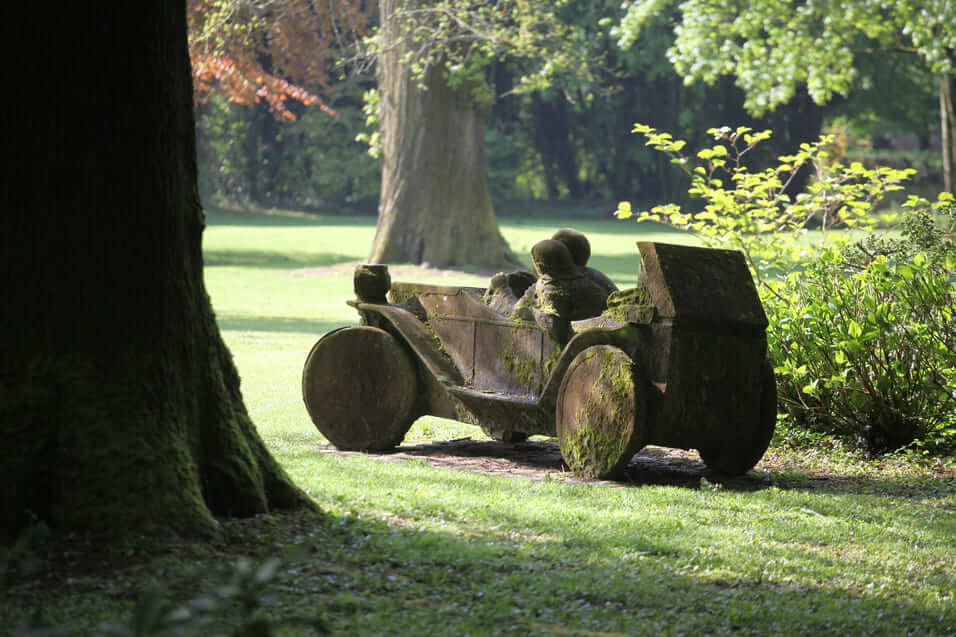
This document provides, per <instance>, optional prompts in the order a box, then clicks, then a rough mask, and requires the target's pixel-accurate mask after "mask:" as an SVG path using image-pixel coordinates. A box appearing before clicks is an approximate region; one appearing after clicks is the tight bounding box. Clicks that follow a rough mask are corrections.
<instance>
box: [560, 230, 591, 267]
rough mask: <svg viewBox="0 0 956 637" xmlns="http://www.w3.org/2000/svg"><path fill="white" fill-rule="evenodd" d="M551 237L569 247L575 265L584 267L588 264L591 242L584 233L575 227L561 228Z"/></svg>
mask: <svg viewBox="0 0 956 637" xmlns="http://www.w3.org/2000/svg"><path fill="white" fill-rule="evenodd" d="M551 238H552V239H555V240H557V241H560V242H561V243H563V244H564V245H566V246H567V247H568V250H570V251H571V257H572V258H573V259H574V263H575V265H577V266H578V267H582V268H583V267H584V266H586V265H587V263H588V259H590V258H591V242H590V241H588V238H587V237H585V236H584V235H583V234H582V233H580V232H578V231H577V230H575V229H574V228H561V229H560V230H558V231H557V232H555V233H554V236H553V237H551Z"/></svg>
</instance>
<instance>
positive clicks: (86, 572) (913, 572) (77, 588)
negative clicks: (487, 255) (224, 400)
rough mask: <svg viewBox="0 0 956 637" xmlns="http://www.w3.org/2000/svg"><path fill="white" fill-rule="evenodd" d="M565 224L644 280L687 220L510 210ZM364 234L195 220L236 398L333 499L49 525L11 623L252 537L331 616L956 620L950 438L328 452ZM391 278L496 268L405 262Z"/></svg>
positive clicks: (341, 626)
mask: <svg viewBox="0 0 956 637" xmlns="http://www.w3.org/2000/svg"><path fill="white" fill-rule="evenodd" d="M563 225H574V226H575V227H577V228H578V229H580V230H582V231H584V232H585V233H586V234H588V236H589V238H590V239H591V243H592V249H593V252H594V256H593V257H592V265H594V266H595V267H598V268H600V269H602V270H604V271H605V272H606V273H608V274H609V275H610V276H611V277H612V278H613V279H614V280H615V281H616V282H617V283H618V284H619V285H620V286H622V287H626V286H630V285H633V283H634V281H635V279H636V267H637V252H636V249H635V247H634V242H635V241H636V240H638V239H655V240H664V241H671V242H674V241H687V240H688V237H686V236H684V235H680V234H676V233H672V232H669V231H660V230H658V229H655V228H651V227H646V226H643V227H641V226H635V225H634V224H633V223H628V222H620V221H614V220H608V221H590V222H574V223H572V222H569V221H568V220H556V221H554V222H551V223H549V222H548V221H547V220H534V221H533V222H513V221H507V220H506V221H505V222H504V223H503V224H502V230H503V232H504V234H505V237H506V238H507V239H508V240H509V242H510V243H511V245H512V247H513V249H514V250H515V251H516V252H517V253H518V254H523V255H527V254H528V252H529V251H530V247H531V245H533V244H534V243H535V242H536V241H537V240H539V239H541V238H546V237H548V236H550V234H551V233H552V232H553V231H554V230H555V229H556V228H557V227H559V226H563ZM655 230H656V231H655ZM373 233H374V220H373V219H370V218H339V217H332V218H325V219H322V218H320V219H314V218H307V217H296V216H263V215H259V216H252V215H239V214H225V213H219V214H214V215H211V216H210V218H209V227H208V229H207V231H206V236H205V253H206V263H207V267H206V281H207V286H208V289H209V293H210V295H211V297H212V301H213V305H214V307H215V309H216V313H217V316H218V319H219V325H220V327H221V329H222V331H223V334H224V336H225V339H226V341H227V343H228V345H229V347H230V348H231V350H232V352H233V355H234V356H235V359H236V363H237V365H238V367H239V370H240V373H241V375H242V379H243V393H244V396H245V399H246V403H247V406H248V407H249V410H250V412H251V414H252V417H253V419H254V421H255V422H256V423H257V426H258V428H259V431H260V433H261V434H262V436H263V438H264V439H265V440H266V442H267V444H268V445H269V447H270V448H271V450H272V451H273V453H274V454H275V455H276V456H277V457H278V458H279V460H280V461H281V462H282V464H283V465H284V466H285V467H286V469H287V470H288V472H289V473H290V474H291V475H292V476H293V478H294V479H295V481H296V482H297V483H298V484H299V485H300V486H301V487H302V488H304V489H305V490H306V491H307V492H308V493H309V494H310V495H312V497H314V498H315V499H316V500H317V501H318V503H319V504H320V506H321V508H322V509H323V510H324V511H326V512H327V515H326V516H324V517H321V518H317V517H314V516H311V515H304V514H292V515H288V514H275V515H267V516H260V517H259V518H256V519H254V520H233V521H226V522H224V524H223V527H224V531H225V533H224V535H225V537H226V538H227V540H228V541H223V542H221V543H219V544H216V545H213V546H209V545H198V544H192V543H183V542H169V543H161V542H157V541H155V540H148V541H147V540H142V541H138V540H136V539H135V538H132V539H130V540H127V541H125V542H124V543H123V544H122V545H116V546H109V547H91V546H88V545H85V544H83V542H82V540H79V539H77V540H75V542H73V543H70V542H67V543H65V544H64V543H55V544H54V543H51V544H50V545H45V544H43V543H42V542H38V543H37V544H36V547H34V548H30V547H25V548H23V549H22V550H21V551H19V552H18V553H15V554H13V556H14V559H9V560H8V561H7V569H8V570H7V576H6V579H7V580H8V585H7V587H6V588H5V589H0V594H2V595H3V597H2V598H0V635H2V634H4V633H3V629H4V628H8V629H10V627H12V626H15V625H17V624H19V623H20V622H22V621H24V618H25V617H26V616H27V615H29V614H30V613H31V612H33V611H35V610H37V609H41V608H42V616H43V617H44V618H45V620H47V621H49V622H52V623H56V624H68V625H71V626H76V627H79V628H80V629H81V630H82V631H86V632H82V633H81V634H88V631H89V629H90V627H93V626H97V625H98V624H99V623H100V622H101V621H104V620H120V621H123V622H126V625H129V622H130V619H129V617H130V616H131V613H132V612H133V608H134V606H135V604H136V600H137V599H139V598H141V595H142V591H144V590H146V589H147V588H148V587H149V583H150V582H151V581H154V580H155V581H158V582H160V583H161V586H160V589H159V590H160V591H161V593H157V595H158V596H160V597H162V598H163V599H168V600H172V602H181V601H183V600H187V599H193V598H195V597H196V596H197V594H198V592H199V591H201V590H202V591H209V590H215V589H214V588H211V587H213V582H215V581H218V580H217V577H218V575H217V573H218V572H219V571H220V570H222V569H223V568H225V567H226V566H228V565H229V564H232V563H233V562H234V560H235V559H236V558H237V557H238V556H240V555H252V556H255V557H256V558H257V559H264V558H266V557H268V556H272V555H280V556H283V560H284V561H283V563H282V566H281V567H280V568H279V569H278V571H277V572H276V573H275V574H274V576H273V577H271V578H266V577H263V582H264V583H262V584H261V586H260V587H261V588H262V590H263V591H264V592H267V593H269V594H270V597H269V598H268V599H265V600H262V601H263V603H264V609H265V611H264V612H266V614H267V616H268V617H270V618H292V617H312V616H320V617H322V618H323V621H324V622H325V625H326V626H327V627H328V628H329V629H331V630H332V632H333V633H334V634H344V635H385V634H393V635H468V634H470V635H492V634H519V635H581V636H583V635H817V634H821V635H822V634H826V635H956V600H954V594H956V567H954V563H956V472H954V462H953V460H952V459H943V460H935V461H925V462H917V461H914V460H908V459H904V458H887V459H882V460H880V461H878V462H877V461H865V460H862V459H860V458H858V457H855V456H852V455H850V454H846V453H843V452H840V451H839V450H835V451H832V452H829V453H822V452H820V451H803V452H794V451H787V450H785V449H782V448H776V447H774V448H771V451H770V452H769V453H768V454H767V456H765V458H764V460H763V461H761V463H760V464H759V465H758V467H757V469H755V470H754V471H752V472H750V474H748V475H747V476H745V477H742V478H738V479H735V480H732V481H728V482H725V483H722V484H717V483H713V482H711V481H709V480H708V479H707V477H706V476H704V475H703V472H702V470H698V473H696V474H695V473H693V470H694V466H696V465H695V463H696V461H695V460H694V459H693V458H692V457H691V458H690V459H682V460H680V461H679V462H680V463H684V464H687V463H689V464H690V470H691V475H692V476H698V475H699V476H700V477H694V478H693V479H692V480H691V481H687V480H676V479H675V480H671V479H668V477H667V476H671V475H678V474H677V469H678V467H675V468H674V469H673V470H671V469H668V468H666V467H665V468H664V469H663V470H662V471H663V472H662V473H661V474H660V475H662V476H664V477H663V478H661V479H657V478H653V477H652V478H650V479H648V480H645V481H642V482H640V483H637V484H607V483H593V484H581V483H576V482H574V481H572V480H568V479H567V476H565V475H563V474H561V473H560V472H559V471H556V472H555V473H554V474H551V473H547V474H546V475H544V477H543V479H536V480H532V479H527V478H523V477H510V476H502V475H488V474H486V473H482V472H475V471H462V470H455V469H448V468H441V467H435V466H433V465H432V464H430V463H429V462H427V461H426V459H423V458H422V459H411V460H394V459H393V461H386V460H383V459H381V458H377V457H374V456H366V455H363V454H333V453H323V452H322V449H323V447H324V445H325V444H326V443H325V441H324V440H323V439H322V437H321V436H320V435H319V434H318V432H317V431H316V430H315V428H314V427H313V426H312V424H311V422H310V421H309V418H308V415H307V414H306V411H305V408H304V406H303V405H302V401H301V397H300V385H299V382H300V373H301V367H302V363H303V362H304V359H305V355H306V353H307V352H308V350H309V348H310V347H311V345H312V344H313V343H314V342H315V340H317V339H318V337H319V336H321V335H322V334H323V333H325V332H326V331H328V330H330V329H333V328H335V327H339V326H342V325H348V324H354V323H355V322H356V319H357V317H356V315H355V313H354V311H353V310H352V309H351V308H349V307H347V306H346V305H345V300H346V299H348V298H351V297H352V290H351V275H352V268H351V265H349V264H352V263H354V262H358V261H361V260H362V259H363V258H364V257H365V254H366V250H367V247H368V246H369V245H370V242H371V239H372V235H373ZM393 279H394V280H419V281H424V280H435V281H442V282H446V283H456V284H457V283H462V284H476V285H482V284H483V283H484V282H485V281H487V276H484V275H478V274H469V273H456V274H447V273H441V272H437V271H434V270H432V271H428V270H422V269H421V268H413V267H410V266H401V267H397V268H394V269H393ZM465 436H471V437H472V438H476V439H478V438H481V437H482V434H481V432H480V430H479V429H477V428H475V427H471V426H467V425H463V424H460V423H456V422H453V421H446V420H439V419H434V418H423V419H420V420H419V421H418V422H417V423H416V424H415V425H414V426H413V428H412V431H411V432H410V433H409V436H408V438H407V439H406V440H418V441H426V440H433V439H450V438H461V437H465ZM683 469H685V470H686V467H684V468H683ZM669 471H670V472H671V473H668V472H669ZM680 475H686V472H685V473H684V474H680ZM2 579H3V573H2V571H0V581H2ZM265 580H268V581H267V582H266V581H265ZM285 630H286V632H283V633H282V634H311V633H310V632H309V630H308V629H305V628H301V627H294V626H289V627H288V628H286V629H285ZM127 634H130V635H132V634H140V633H132V632H129V633H127ZM143 634H145V633H143Z"/></svg>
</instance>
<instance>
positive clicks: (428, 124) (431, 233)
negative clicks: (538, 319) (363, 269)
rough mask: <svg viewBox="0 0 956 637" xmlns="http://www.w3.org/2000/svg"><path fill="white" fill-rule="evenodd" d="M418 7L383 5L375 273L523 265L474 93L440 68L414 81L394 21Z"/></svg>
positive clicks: (395, 1) (396, 2)
mask: <svg viewBox="0 0 956 637" xmlns="http://www.w3.org/2000/svg"><path fill="white" fill-rule="evenodd" d="M414 4H415V0H380V2H379V13H380V17H381V23H382V25H383V32H384V38H385V42H386V47H385V52H384V53H383V54H382V55H381V56H380V57H379V61H378V74H379V81H378V84H379V92H380V94H381V102H380V108H381V130H382V159H383V162H382V190H381V195H380V197H381V198H380V200H379V207H378V228H377V230H376V233H375V241H374V243H373V245H372V251H371V255H370V257H369V260H370V261H371V262H372V263H397V262H403V263H429V264H431V265H433V266H456V265H466V264H471V265H478V266H486V267H491V268H496V267H501V266H505V265H516V261H515V259H514V257H513V256H512V254H511V252H510V250H509V248H508V244H507V243H506V242H505V240H504V238H503V237H502V236H501V232H500V230H499V228H498V221H497V219H496V218H495V214H494V210H493V208H492V205H491V197H490V194H489V191H488V177H487V164H488V160H487V152H486V149H485V137H484V129H483V127H484V122H485V118H486V109H484V108H482V107H479V106H477V105H476V104H475V102H474V100H473V99H472V95H471V88H473V87H469V86H467V85H466V86H460V87H458V88H451V87H450V86H448V84H447V82H446V81H445V73H444V69H443V68H441V67H439V66H432V67H431V68H430V69H429V70H428V71H427V73H426V75H425V77H424V80H423V84H424V88H422V87H420V86H419V82H418V81H417V80H415V79H412V78H411V77H410V74H409V70H408V65H407V64H406V63H405V62H404V57H405V55H406V53H408V52H409V50H410V48H411V47H413V46H415V44H414V43H412V42H409V41H408V40H407V39H406V38H404V37H403V35H402V30H403V26H402V21H403V20H404V19H405V18H403V17H400V16H396V13H399V14H400V12H401V11H402V10H404V9H406V8H410V7H412V6H413V5H414Z"/></svg>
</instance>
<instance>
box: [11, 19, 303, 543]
mask: <svg viewBox="0 0 956 637" xmlns="http://www.w3.org/2000/svg"><path fill="white" fill-rule="evenodd" d="M14 14H16V15H14ZM0 24H2V25H3V26H2V27H0V30H2V31H3V38H2V39H3V41H4V42H5V43H6V44H7V45H8V46H9V47H10V49H9V50H12V51H17V55H18V59H17V62H16V65H7V71H5V72H7V73H9V72H10V70H9V69H10V68H11V67H15V69H16V70H15V73H16V76H15V77H14V78H8V79H9V81H7V82H5V84H6V85H7V86H8V87H10V86H17V87H19V88H20V89H21V90H23V93H22V94H19V95H17V96H16V97H15V98H14V97H13V96H12V97H11V99H9V100H7V104H6V105H5V106H4V109H3V111H2V114H0V136H2V139H3V140H4V151H5V155H6V156H7V158H8V159H10V160H13V163H12V164H8V168H7V169H6V170H5V171H4V172H2V173H0V209H2V210H3V211H4V223H5V226H4V232H3V238H2V239H0V246H2V248H0V250H2V252H0V262H2V264H3V275H4V276H3V279H4V298H3V302H2V303H0V308H2V309H0V334H2V335H3V346H2V348H0V440H2V441H3V442H2V444H0V534H4V533H6V534H11V533H15V532H16V531H17V529H18V528H19V527H21V526H22V525H23V524H25V523H26V522H28V521H29V520H30V519H32V518H33V517H38V518H40V519H43V520H46V521H48V522H49V523H51V524H53V525H54V526H56V527H58V528H62V529H69V530H75V531H80V532H91V533H109V534H119V533H124V532H127V531H132V530H136V531H149V530H167V529H171V530H174V531H176V532H178V533H181V534H189V535H195V534H206V533H210V532H213V531H214V529H215V527H216V523H215V520H214V516H217V515H227V516H228V515H235V516H244V515H250V514H255V513H259V512H264V511H268V510H270V509H274V508H284V507H297V506H312V504H311V502H310V500H309V499H308V498H307V496H305V494H304V493H302V492H301V491H300V490H299V489H298V488H296V487H295V486H294V485H293V484H292V482H291V481H290V480H289V478H288V476H287V475H286V474H285V473H284V471H283V470H282V468H281V467H280V466H279V465H278V464H277V463H276V461H275V460H274V459H273V458H272V457H271V456H270V454H269V452H268V451H267V449H266V447H265V446H264V444H263V442H262V440H261V439H260V437H259V436H258V434H257V433H256V430H255V428H254V426H253V424H252V423H251V421H250V419H249V417H248V415H247V412H246V409H245V407H244V405H243V401H242V397H241V395H240V391H239V377H238V374H237V372H236V368H235V366H234V364H233V361H232V358H231V355H230V353H229V351H228V350H227V349H226V346H225V344H224V343H223V341H222V338H221V336H220V334H219V331H218V328H217V326H216V323H215V320H214V317H213V313H212V308H211V305H210V302H209V298H208V296H207V294H206V291H205V287H204V283H203V274H202V267H203V263H202V253H201V236H202V230H203V226H204V222H203V211H202V209H201V206H200V202H199V197H198V191H197V176H196V151H195V141H194V128H193V110H192V85H191V76H190V70H189V57H188V52H187V47H186V18H185V6H184V3H183V2H182V0H180V1H179V2H169V1H168V0H150V1H149V2H135V3H127V2H106V3H74V4H69V5H63V6H59V7H57V9H56V10H55V11H48V10H47V9H46V8H44V7H43V5H17V6H16V7H15V9H14V7H12V6H10V7H6V6H5V7H4V8H3V9H0Z"/></svg>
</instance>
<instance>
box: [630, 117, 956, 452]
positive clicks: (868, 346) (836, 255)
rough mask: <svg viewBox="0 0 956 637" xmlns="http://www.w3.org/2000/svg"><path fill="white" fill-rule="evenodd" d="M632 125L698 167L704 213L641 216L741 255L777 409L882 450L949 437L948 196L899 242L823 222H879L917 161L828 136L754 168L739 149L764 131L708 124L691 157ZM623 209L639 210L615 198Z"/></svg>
mask: <svg viewBox="0 0 956 637" xmlns="http://www.w3.org/2000/svg"><path fill="white" fill-rule="evenodd" d="M634 132H638V133H641V134H643V135H644V136H645V137H646V138H647V140H648V141H647V145H648V146H651V147H653V148H655V149H656V150H659V151H662V152H664V153H666V154H668V155H669V156H670V157H671V159H672V161H673V162H674V163H675V164H677V165H678V166H680V167H681V169H682V170H684V171H685V172H686V173H687V174H688V175H689V176H690V177H691V186H690V190H689V192H690V194H692V195H694V196H696V197H698V198H700V199H702V200H703V201H704V205H703V209H702V210H700V211H698V212H686V211H684V210H682V209H681V208H680V207H679V206H676V205H674V204H668V205H663V206H657V207H655V208H653V209H652V210H650V211H645V212H641V213H639V214H637V219H638V221H644V220H652V221H658V222H664V223H668V224H670V225H673V226H675V227H678V228H681V229H683V230H687V231H690V232H693V233H695V234H696V235H697V236H698V237H700V238H701V239H702V241H703V242H704V243H705V244H707V245H709V246H711V247H722V248H734V249H738V250H741V251H742V252H743V253H744V255H745V256H746V258H747V260H748V263H749V264H750V267H751V271H752V272H753V273H754V275H755V278H756V279H757V281H758V284H759V285H758V287H759V289H760V292H761V297H762V299H763V302H764V307H765V308H766V310H767V313H768V316H769V318H770V321H771V326H770V330H769V332H768V340H769V346H770V353H771V357H772V358H773V359H774V361H775V363H776V369H775V371H776V372H777V375H778V395H779V402H780V406H781V407H782V408H783V410H784V411H785V412H786V413H787V414H788V415H789V416H790V417H791V421H792V424H793V425H798V426H803V427H808V428H810V429H813V430H816V431H818V432H822V433H826V434H835V435H838V436H840V437H842V438H843V439H845V440H849V441H851V442H853V443H854V444H857V445H859V446H861V447H862V448H864V449H865V450H867V451H868V452H870V453H874V454H875V453H883V452H886V451H890V450H894V449H897V448H899V447H902V446H905V445H907V444H914V445H916V446H921V447H922V448H923V449H925V450H929V451H945V450H949V449H952V448H953V446H954V443H956V415H954V412H956V327H954V323H956V322H954V320H953V314H954V310H953V306H954V303H956V282H954V270H956V249H954V248H956V246H954V244H953V241H952V239H951V238H950V237H948V236H947V235H946V231H944V230H943V228H942V227H940V225H939V224H938V223H937V220H936V217H934V215H941V216H942V218H943V219H946V218H947V217H948V223H949V224H950V227H949V232H950V233H952V230H953V227H954V225H956V218H954V215H956V213H954V205H953V197H952V196H951V195H949V194H947V193H942V194H941V195H940V197H939V199H938V201H937V202H935V203H933V204H931V203H930V202H928V201H926V200H924V199H918V198H915V197H911V198H910V200H909V201H908V203H907V205H906V207H907V208H908V209H909V211H908V212H907V213H906V215H905V218H904V220H903V222H902V226H901V227H902V238H901V239H895V240H890V239H886V238H884V237H880V236H876V235H871V236H870V237H869V238H868V239H865V240H863V241H860V242H859V243H857V244H852V243H851V241H852V239H851V236H850V234H849V233H840V234H838V235H837V236H832V235H827V234H826V231H827V230H828V229H831V228H841V229H872V228H873V226H875V225H876V222H877V218H876V216H875V215H874V214H873V210H874V207H875V206H876V205H877V204H879V203H880V201H881V200H882V199H883V198H884V196H885V195H886V194H888V193H890V192H893V191H897V190H901V189H902V186H901V183H902V182H903V181H905V180H906V179H907V178H909V177H910V176H911V174H912V171H909V170H895V169H890V168H885V167H876V168H866V167H864V166H863V165H862V164H859V163H852V164H850V165H848V166H847V165H843V164H841V163H839V162H832V161H830V160H829V157H828V155H827V152H826V150H825V146H826V144H827V143H828V142H829V139H828V138H827V137H823V138H821V140H820V141H819V142H816V143H814V144H802V145H801V149H800V151H799V152H797V153H796V154H795V155H791V156H784V157H780V158H779V163H778V164H777V166H775V167H771V168H766V169H763V170H760V171H757V172H754V171H751V170H750V168H749V167H748V166H747V165H746V162H745V161H744V158H745V155H747V154H748V153H749V152H750V151H751V150H752V149H753V148H754V147H755V146H756V145H757V144H759V143H760V142H761V141H763V140H765V139H768V138H769V137H770V135H771V133H770V131H763V132H761V133H754V132H753V131H751V130H750V129H749V128H746V127H741V128H738V129H736V130H733V129H730V128H727V127H724V128H720V129H711V130H710V131H708V132H709V133H710V134H711V135H713V137H714V139H715V141H716V144H715V145H714V146H713V147H711V148H709V149H704V150H701V151H699V152H698V153H697V155H696V158H693V159H692V158H689V157H687V156H685V155H684V154H683V149H684V146H685V143H684V142H683V141H681V140H674V139H673V138H672V137H671V136H670V135H669V134H667V133H660V132H657V131H656V130H654V129H653V128H650V127H648V126H644V125H640V124H638V125H635V127H634ZM804 167H809V168H810V170H811V173H812V179H811V182H810V185H809V186H808V187H807V188H806V191H805V192H801V193H799V194H797V195H795V196H792V195H791V194H789V193H788V192H787V191H788V187H789V186H790V184H791V183H792V181H793V179H794V177H795V176H796V175H797V173H798V171H800V170H801V169H803V168H804ZM617 215H618V217H620V218H628V217H631V216H634V213H633V211H632V210H631V206H630V204H629V203H628V202H621V204H620V205H619V207H618V211H617ZM811 222H812V223H814V224H816V225H818V227H819V228H820V229H821V230H823V232H824V240H822V241H820V242H817V243H816V244H813V245H811V244H808V243H806V242H805V241H804V242H801V241H800V239H801V237H802V236H803V235H804V234H805V233H806V231H807V227H808V224H810V223H811ZM785 272H791V273H790V274H789V275H787V276H786V277H785V278H783V279H782V280H781V279H780V278H778V277H780V276H782V275H783V273H785Z"/></svg>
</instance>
